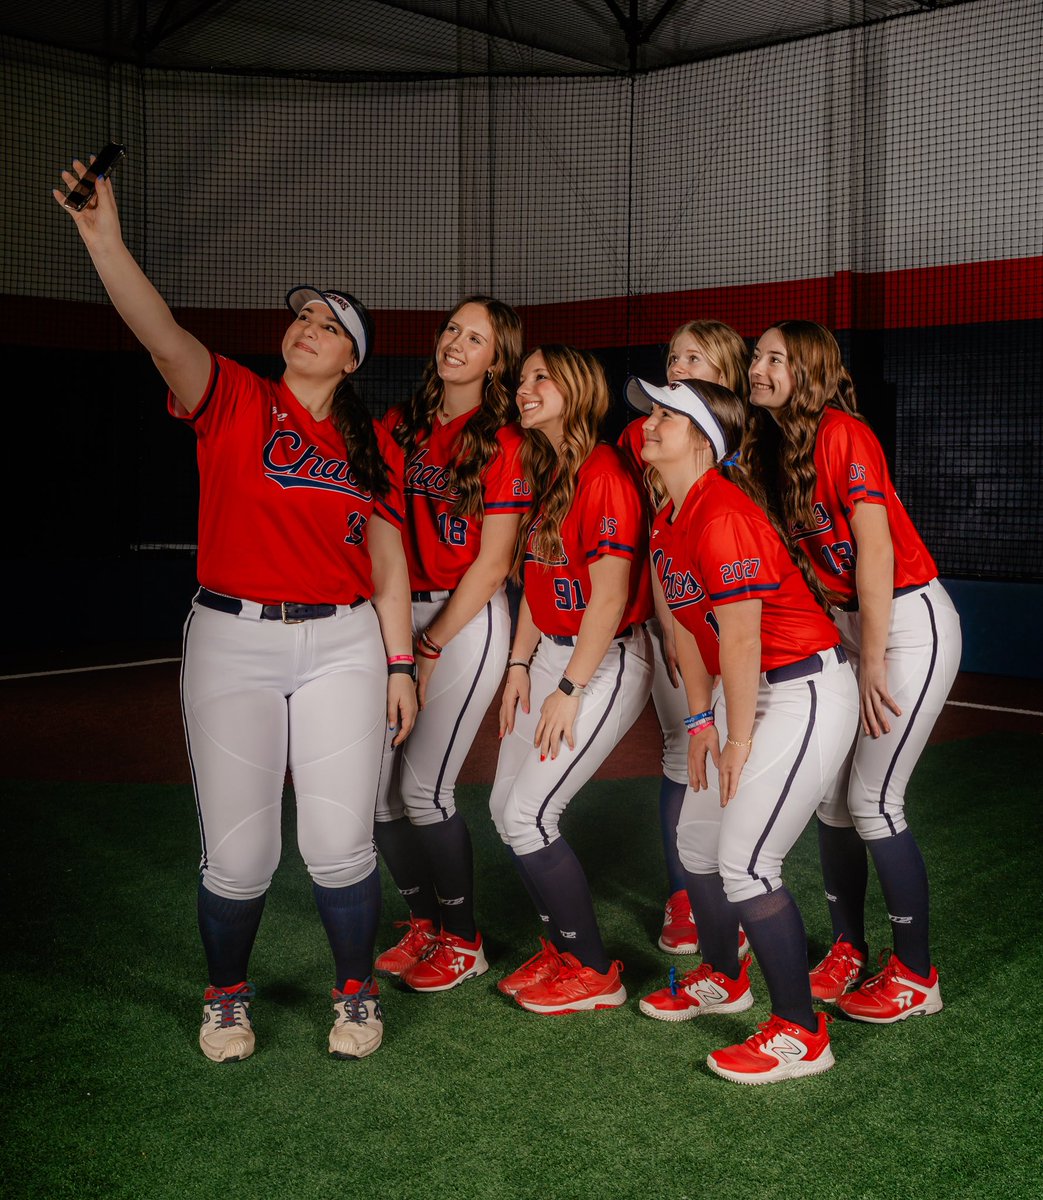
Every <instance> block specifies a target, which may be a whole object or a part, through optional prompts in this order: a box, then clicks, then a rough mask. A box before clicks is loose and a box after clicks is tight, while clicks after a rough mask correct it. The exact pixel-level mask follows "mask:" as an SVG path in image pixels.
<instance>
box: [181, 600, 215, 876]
mask: <svg viewBox="0 0 1043 1200" xmlns="http://www.w3.org/2000/svg"><path fill="white" fill-rule="evenodd" d="M195 615H196V614H195V610H194V609H190V610H189V613H188V620H187V621H186V622H185V633H184V636H183V637H182V639H181V674H180V678H179V685H180V691H181V721H182V723H183V724H184V727H185V745H186V746H187V747H188V766H189V770H191V772H192V795H193V796H194V797H195V801H196V820H197V821H198V822H199V842H200V845H201V846H202V848H203V850H202V858H201V861H200V864H199V869H200V871H202V870H203V869H204V868H206V867H207V866H208V865H209V863H208V861H207V853H206V830H205V829H204V828H203V810H202V808H201V807H200V804H199V784H198V782H197V780H196V763H195V759H194V758H193V757H192V739H191V738H190V737H189V736H188V712H187V710H186V709H185V664H186V663H187V662H188V631H189V629H191V627H192V621H193V620H194V619H195Z"/></svg>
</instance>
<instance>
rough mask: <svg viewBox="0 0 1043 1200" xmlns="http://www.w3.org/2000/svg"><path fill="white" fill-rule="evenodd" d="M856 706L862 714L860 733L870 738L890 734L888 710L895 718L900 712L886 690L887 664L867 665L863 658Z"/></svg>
mask: <svg viewBox="0 0 1043 1200" xmlns="http://www.w3.org/2000/svg"><path fill="white" fill-rule="evenodd" d="M858 704H859V708H860V709H861V713H862V732H863V733H865V734H866V735H868V736H869V737H872V738H878V737H880V735H881V734H882V733H890V732H891V722H890V721H889V720H888V718H887V713H888V710H890V711H891V712H893V713H894V715H895V716H896V717H900V716H901V715H902V710H901V709H900V708H899V707H898V704H897V702H896V701H895V700H894V698H893V697H892V696H891V693H890V692H889V691H888V690H887V663H886V662H885V661H884V660H883V659H881V660H880V662H878V663H869V662H867V661H866V660H865V659H864V658H863V659H862V661H861V663H860V664H859V668H858Z"/></svg>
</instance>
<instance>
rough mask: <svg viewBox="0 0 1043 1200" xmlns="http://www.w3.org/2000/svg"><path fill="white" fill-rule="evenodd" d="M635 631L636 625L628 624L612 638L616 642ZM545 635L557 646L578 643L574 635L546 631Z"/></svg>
mask: <svg viewBox="0 0 1043 1200" xmlns="http://www.w3.org/2000/svg"><path fill="white" fill-rule="evenodd" d="M633 632H634V626H633V625H628V626H627V627H626V628H625V629H621V630H620V631H619V633H617V634H616V636H615V637H614V638H613V639H612V640H613V641H614V642H621V641H622V640H623V639H624V638H628V637H630V635H631V634H632V633H633ZM543 636H544V637H545V638H546V639H547V641H548V642H553V643H554V645H555V646H575V644H576V639H575V638H574V637H564V636H562V635H561V634H557V633H545V634H544V635H543Z"/></svg>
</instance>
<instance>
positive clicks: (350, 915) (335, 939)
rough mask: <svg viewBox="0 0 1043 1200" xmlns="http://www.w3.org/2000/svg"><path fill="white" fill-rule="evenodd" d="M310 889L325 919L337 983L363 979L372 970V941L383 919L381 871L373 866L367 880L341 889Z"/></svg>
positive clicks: (314, 884) (316, 884)
mask: <svg viewBox="0 0 1043 1200" xmlns="http://www.w3.org/2000/svg"><path fill="white" fill-rule="evenodd" d="M311 890H312V893H313V895H314V896H315V904H316V906H317V907H318V910H319V916H320V917H321V918H322V925H323V928H324V929H325V930H326V937H327V938H328V939H329V943H330V949H331V950H332V951H333V964H334V965H333V970H334V974H335V976H336V986H337V987H339V988H340V987H343V986H344V983H345V981H346V980H348V979H356V980H358V981H359V982H361V981H362V980H363V979H367V978H368V977H369V976H370V975H372V973H373V943H374V942H375V940H376V937H377V924H378V923H379V921H380V870H379V869H378V868H377V867H374V868H373V870H372V871H371V872H370V873H369V874H368V875H367V876H366V878H365V879H362V880H360V881H359V882H358V883H352V884H349V885H348V886H347V887H342V888H328V887H322V886H321V885H320V884H318V883H315V882H313V883H312V885H311Z"/></svg>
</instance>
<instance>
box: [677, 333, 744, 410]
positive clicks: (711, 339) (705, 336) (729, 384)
mask: <svg viewBox="0 0 1043 1200" xmlns="http://www.w3.org/2000/svg"><path fill="white" fill-rule="evenodd" d="M685 333H687V334H688V335H689V336H690V337H693V338H695V340H696V341H697V342H698V343H699V345H700V346H702V348H703V350H704V351H705V352H706V357H707V359H709V361H710V365H711V366H714V367H716V368H717V370H718V371H720V373H721V379H722V382H723V384H724V386H725V387H726V388H728V390H729V391H731V392H734V393H735V394H736V396H738V397H739V399H740V400H745V399H746V398H747V397H748V396H749V394H750V376H749V366H750V352H749V349H748V348H747V346H746V343H745V342H744V341H743V340H742V338H741V337H739V335H738V334H737V333H736V332H735V330H734V329H732V327H731V326H730V325H725V324H724V323H723V322H722V321H688V322H687V323H686V324H684V325H680V326H678V328H677V329H675V330H674V332H673V333H672V334H671V335H670V344H669V346H668V348H667V366H669V363H670V354H671V353H672V351H673V348H674V342H676V341H677V339H678V338H679V337H681V336H682V334H685Z"/></svg>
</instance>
